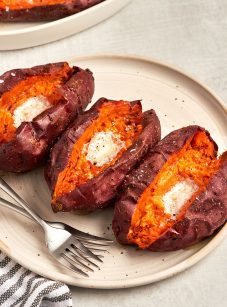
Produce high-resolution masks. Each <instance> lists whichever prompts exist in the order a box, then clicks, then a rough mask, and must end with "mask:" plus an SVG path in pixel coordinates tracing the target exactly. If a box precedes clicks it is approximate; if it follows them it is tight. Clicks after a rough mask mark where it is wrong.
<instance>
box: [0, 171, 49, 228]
mask: <svg viewBox="0 0 227 307" xmlns="http://www.w3.org/2000/svg"><path fill="white" fill-rule="evenodd" d="M0 188H1V189H2V190H3V191H4V192H6V193H7V194H8V195H9V196H10V197H12V198H13V199H14V200H15V201H16V202H17V203H18V204H19V205H21V206H22V207H23V208H24V209H25V210H26V211H27V212H28V214H30V215H31V216H32V217H33V219H34V220H35V221H36V222H37V223H39V224H40V225H41V226H42V227H43V228H44V229H45V228H46V227H47V224H46V222H44V220H43V219H41V217H40V216H39V215H38V214H37V213H35V212H34V211H33V210H32V209H31V208H29V205H28V204H27V202H26V201H25V200H23V199H22V198H21V197H20V196H19V195H18V194H17V193H16V192H15V191H14V190H13V189H12V188H11V187H10V186H9V185H8V183H6V182H5V180H3V179H2V178H1V177H0Z"/></svg>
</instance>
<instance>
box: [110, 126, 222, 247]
mask: <svg viewBox="0 0 227 307" xmlns="http://www.w3.org/2000/svg"><path fill="white" fill-rule="evenodd" d="M198 131H205V130H204V129H203V128H201V127H198V126H189V127H184V128H182V129H179V130H176V131H174V132H172V133H170V134H169V135H167V136H166V137H165V138H164V139H163V140H161V141H160V142H159V143H158V144H157V145H156V146H154V147H153V148H152V149H151V150H150V151H149V152H148V154H147V155H146V156H145V158H144V159H143V161H142V163H141V164H140V165H139V167H138V168H137V169H135V170H133V171H132V172H131V173H129V174H128V175H127V177H126V178H125V180H124V182H123V185H122V186H121V190H123V191H124V193H123V194H122V195H121V196H120V197H119V199H118V201H117V203H116V205H115V211H114V218H113V222H112V227H113V231H114V234H115V236H116V238H117V241H118V242H119V243H121V244H131V243H130V242H128V239H127V234H128V231H129V228H130V225H131V219H132V216H133V214H134V211H135V209H136V206H137V202H138V200H139V198H140V196H141V194H142V193H143V191H144V190H145V189H146V188H147V187H148V186H149V185H150V183H151V182H152V180H153V179H154V178H155V176H156V175H157V174H158V173H159V171H160V169H161V168H162V166H163V165H164V164H165V162H166V161H167V160H168V158H169V157H170V156H171V155H172V154H174V153H176V152H177V151H179V150H180V149H181V148H182V147H183V146H184V144H185V143H186V142H187V140H188V139H189V138H190V137H191V136H192V135H194V134H195V133H196V132H198ZM206 133H207V135H208V136H209V133H208V132H206ZM214 144H215V143H214ZM215 147H216V151H217V145H216V144H215ZM223 161H224V160H223ZM226 164H227V163H226V161H225V162H223V163H222V165H221V167H220V169H219V170H218V172H217V173H216V175H214V177H212V179H211V181H210V183H209V185H208V186H207V190H206V192H204V193H202V194H201V195H200V196H199V198H198V200H196V201H195V202H194V203H193V204H192V205H191V207H190V208H189V209H188V210H187V213H186V215H185V218H184V219H183V220H182V221H180V222H178V223H176V224H175V225H174V226H173V227H172V228H171V229H170V230H169V231H168V232H167V233H165V234H164V235H163V236H162V237H160V239H158V240H157V241H156V242H154V243H153V244H151V246H150V247H149V249H150V250H152V251H172V250H177V249H181V248H185V247H187V246H190V245H192V244H195V243H197V242H199V241H200V240H202V239H203V238H205V237H207V236H210V235H211V234H212V233H213V232H214V231H215V230H216V229H218V228H219V227H220V226H221V225H222V224H223V223H224V222H225V220H226V210H227V203H226V200H227V195H226V193H227V191H226V189H227V186H226V184H227V183H226V180H227V177H226V176H227V172H226V170H227V165H226ZM224 173H225V174H224Z"/></svg>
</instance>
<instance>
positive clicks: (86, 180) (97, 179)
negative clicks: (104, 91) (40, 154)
mask: <svg viewBox="0 0 227 307" xmlns="http://www.w3.org/2000/svg"><path fill="white" fill-rule="evenodd" d="M159 139H160V123H159V120H158V118H157V116H156V114H155V112H154V111H153V110H150V111H146V112H144V113H142V106H141V103H140V101H133V102H127V101H111V100H108V99H105V98H101V99H100V100H98V101H97V103H96V104H95V105H94V106H93V107H92V108H91V109H90V110H88V111H87V112H85V113H84V114H83V115H82V116H80V117H78V118H77V120H76V121H75V122H74V123H73V124H72V125H71V126H70V127H69V128H68V129H67V131H66V132H65V133H64V134H63V136H62V137H61V138H60V140H59V141H58V142H57V143H56V144H55V146H54V147H53V149H52V151H51V157H50V162H49V165H48V166H47V168H46V179H47V182H48V183H49V186H50V188H51V191H52V208H53V210H54V211H55V212H57V211H71V210H80V211H86V212H88V211H94V210H96V209H99V208H103V207H104V206H106V205H107V204H108V203H109V201H110V200H112V199H113V198H114V197H115V196H116V194H117V188H118V187H119V185H120V184H121V182H122V181H123V179H124V178H125V176H126V174H127V173H128V172H129V171H130V170H131V169H132V168H133V167H134V166H135V165H136V164H137V163H138V161H139V160H140V159H141V158H142V156H143V155H144V154H145V153H146V152H147V150H148V148H149V147H150V146H153V145H154V144H155V143H156V142H158V141H159Z"/></svg>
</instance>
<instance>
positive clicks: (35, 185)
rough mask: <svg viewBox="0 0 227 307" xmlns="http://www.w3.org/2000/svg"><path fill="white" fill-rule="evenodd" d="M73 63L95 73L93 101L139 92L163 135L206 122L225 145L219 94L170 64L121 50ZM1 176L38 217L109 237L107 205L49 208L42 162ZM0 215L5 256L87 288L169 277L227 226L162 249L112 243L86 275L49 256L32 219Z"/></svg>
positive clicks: (1, 211)
mask: <svg viewBox="0 0 227 307" xmlns="http://www.w3.org/2000/svg"><path fill="white" fill-rule="evenodd" d="M71 63H72V64H76V65H79V66H81V67H83V68H86V67H89V68H90V69H91V70H92V71H93V72H94V76H95V82H96V91H95V97H94V99H93V101H95V100H96V99H97V98H99V97H101V96H104V97H108V98H112V99H121V98H122V99H128V100H132V99H138V98H142V99H143V107H144V110H146V109H149V108H154V109H155V110H156V111H157V113H158V116H159V118H160V120H161V125H162V135H163V136H164V135H166V134H167V133H168V132H170V131H171V130H173V129H176V128H180V127H182V126H185V125H189V124H200V125H202V126H204V127H206V128H208V129H209V131H210V132H211V135H212V136H213V137H214V139H215V140H216V141H217V143H218V145H219V148H220V151H223V150H224V149H225V148H226V147H227V146H226V145H227V142H226V141H227V140H226V136H227V120H226V119H227V116H226V111H225V109H224V107H223V106H222V105H221V102H220V100H219V99H218V98H217V97H216V96H214V94H212V93H211V92H210V91H209V90H208V89H207V88H206V87H204V86H203V85H201V84H200V83H198V82H197V81H195V80H194V79H192V78H191V77H188V76H186V75H185V74H184V73H182V72H180V71H178V70H176V69H175V68H172V67H169V66H167V65H164V64H162V63H158V62H155V61H152V60H148V59H142V58H135V57H122V56H94V57H86V58H78V59H73V60H72V61H71ZM4 178H5V180H6V181H7V182H8V183H9V184H11V185H12V186H13V187H14V188H15V189H16V191H18V193H19V194H21V195H22V197H24V199H26V200H27V201H28V202H29V203H30V205H31V206H32V207H33V208H35V209H36V210H37V211H38V213H39V214H40V215H41V216H43V217H45V218H47V219H53V220H56V219H57V220H62V221H65V222H68V223H70V224H71V225H73V226H75V227H78V228H79V229H82V230H84V231H89V232H91V233H93V234H96V235H102V236H103V235H105V236H106V237H112V231H111V219H112V213H113V209H112V208H107V209H105V210H103V211H100V212H96V213H93V214H90V215H87V216H76V215H73V214H70V213H59V214H57V215H56V214H54V213H52V211H51V209H50V205H49V203H50V196H49V191H48V188H47V185H46V183H45V181H44V179H43V173H42V170H41V169H40V170H35V171H33V172H31V173H28V174H22V175H15V174H5V176H4ZM2 195H3V194H2ZM0 220H1V227H0V240H1V241H0V249H2V250H3V251H4V252H6V253H7V254H8V255H9V256H10V257H12V258H13V259H15V260H16V261H17V262H19V263H20V264H22V265H24V266H25V267H27V268H29V269H31V270H32V271H34V272H36V273H38V274H40V275H43V276H46V277H49V278H52V279H58V280H61V281H63V282H66V283H67V284H70V285H76V286H81V287H89V288H123V287H132V286H138V285H144V284H148V283H151V282H154V281H157V280H161V279H164V278H167V277H169V276H172V275H174V274H176V273H178V272H180V271H182V270H185V269H186V268H188V267H190V266H191V265H193V264H194V263H196V262H197V261H199V260H200V259H202V258H203V257H204V256H205V255H207V254H208V253H209V252H210V251H211V250H213V249H214V248H215V247H216V246H217V244H219V243H220V242H221V240H222V239H223V238H224V237H225V235H226V233H227V225H225V226H224V227H223V228H222V229H221V230H220V231H219V233H218V234H217V235H216V236H215V237H213V238H212V239H210V240H206V241H204V242H202V243H200V244H197V245H195V246H193V247H191V248H187V249H185V250H179V251H176V252H168V253H152V252H145V251H138V250H136V249H135V248H134V247H124V246H120V245H118V244H117V243H116V244H114V246H113V247H112V248H111V249H110V254H107V255H105V258H104V263H103V265H101V270H100V271H96V272H95V273H92V274H90V278H88V279H87V278H82V277H77V276H76V275H74V274H73V273H72V272H70V271H68V270H66V269H62V268H61V267H60V266H59V265H58V264H57V263H56V262H55V261H54V260H53V259H52V258H51V256H49V254H48V252H47V249H46V247H45V245H44V243H43V242H44V236H43V232H42V230H41V229H40V227H39V226H37V225H36V224H35V223H33V222H31V221H30V220H28V219H26V218H25V217H22V216H19V215H17V214H15V213H13V212H11V211H10V210H8V209H5V208H0Z"/></svg>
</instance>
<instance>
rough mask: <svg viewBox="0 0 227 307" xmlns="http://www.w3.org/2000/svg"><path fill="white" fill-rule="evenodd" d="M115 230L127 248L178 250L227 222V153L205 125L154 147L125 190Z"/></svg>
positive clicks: (182, 131) (117, 208) (174, 134)
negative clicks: (220, 150) (131, 246)
mask: <svg viewBox="0 0 227 307" xmlns="http://www.w3.org/2000/svg"><path fill="white" fill-rule="evenodd" d="M121 190H122V191H124V192H123V193H122V196H121V197H120V198H119V200H118V201H117V203H116V206H115V212H114V219H113V224H112V227H113V231H114V234H115V236H116V238H117V240H118V241H119V243H122V244H136V245H137V246H139V247H140V248H142V249H148V250H151V251H173V250H177V249H182V248H185V247H188V246H190V245H192V244H195V243H197V242H199V241H200V240H203V239H204V238H206V237H208V236H210V235H212V234H213V233H214V231H216V230H217V229H218V228H219V227H221V226H222V225H223V224H224V223H225V221H226V219H227V154H226V153H225V154H223V155H222V156H221V158H219V159H218V158H217V145H216V144H215V142H214V141H213V140H212V138H211V137H210V135H209V133H208V132H207V131H206V130H204V129H203V128H201V127H198V126H189V127H185V128H182V129H179V130H176V131H174V132H172V133H170V134H169V135H168V136H166V137H165V138H164V139H163V140H162V141H160V142H159V143H158V144H156V146H154V147H153V148H152V149H151V150H150V151H149V153H148V154H147V155H146V157H145V158H144V160H143V162H142V163H141V165H140V166H138V168H137V169H135V170H133V171H132V173H131V174H129V175H128V176H127V177H126V179H125V181H124V183H123V186H122V187H121Z"/></svg>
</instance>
